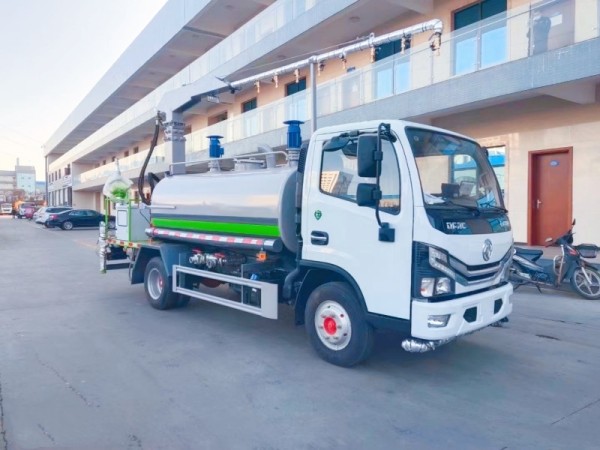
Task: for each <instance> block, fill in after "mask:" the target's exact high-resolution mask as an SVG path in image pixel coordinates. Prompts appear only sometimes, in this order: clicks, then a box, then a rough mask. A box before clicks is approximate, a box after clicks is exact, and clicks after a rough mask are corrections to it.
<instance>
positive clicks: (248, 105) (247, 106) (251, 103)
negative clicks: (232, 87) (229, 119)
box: [242, 97, 256, 113]
mask: <svg viewBox="0 0 600 450" xmlns="http://www.w3.org/2000/svg"><path fill="white" fill-rule="evenodd" d="M253 109H256V97H254V98H253V99H251V100H248V101H247V102H244V103H242V113H246V112H248V111H252V110H253Z"/></svg>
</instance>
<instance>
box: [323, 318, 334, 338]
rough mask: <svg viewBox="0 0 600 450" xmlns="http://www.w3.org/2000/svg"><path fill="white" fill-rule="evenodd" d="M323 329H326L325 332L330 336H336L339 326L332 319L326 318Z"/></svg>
mask: <svg viewBox="0 0 600 450" xmlns="http://www.w3.org/2000/svg"><path fill="white" fill-rule="evenodd" d="M323 328H324V329H325V332H326V333H327V334H330V335H334V334H335V333H336V332H337V324H336V323H335V320H333V319H332V318H331V317H326V318H325V320H324V321H323Z"/></svg>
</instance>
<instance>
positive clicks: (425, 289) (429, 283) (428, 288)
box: [421, 278, 435, 297]
mask: <svg viewBox="0 0 600 450" xmlns="http://www.w3.org/2000/svg"><path fill="white" fill-rule="evenodd" d="M434 286H435V278H422V279H421V296H423V297H431V296H432V295H433V287H434Z"/></svg>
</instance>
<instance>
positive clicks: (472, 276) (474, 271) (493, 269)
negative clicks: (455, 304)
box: [449, 250, 512, 284]
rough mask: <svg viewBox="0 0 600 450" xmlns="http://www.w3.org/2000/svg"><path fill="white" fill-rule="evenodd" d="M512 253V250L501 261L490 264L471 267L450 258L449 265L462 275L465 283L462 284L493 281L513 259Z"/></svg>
mask: <svg viewBox="0 0 600 450" xmlns="http://www.w3.org/2000/svg"><path fill="white" fill-rule="evenodd" d="M511 252H512V250H509V251H508V252H506V254H505V255H504V256H503V257H502V259H501V260H500V261H496V262H494V263H490V264H480V265H473V266H469V265H467V264H465V263H463V262H462V261H459V260H458V259H456V258H453V257H450V260H449V263H450V266H451V267H452V268H453V269H454V270H455V271H456V273H457V274H460V276H461V277H462V278H463V280H464V283H461V284H474V283H481V282H484V281H488V280H491V279H492V278H494V277H496V276H497V275H498V273H499V272H500V271H501V270H503V268H504V265H505V264H506V263H507V262H508V260H509V259H510V257H511V254H512V253H511ZM459 281H460V280H459Z"/></svg>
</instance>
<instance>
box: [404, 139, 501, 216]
mask: <svg viewBox="0 0 600 450" xmlns="http://www.w3.org/2000/svg"><path fill="white" fill-rule="evenodd" d="M406 134H407V137H408V140H409V143H410V146H411V149H412V152H413V154H414V156H415V161H416V163H417V168H418V170H419V178H420V181H421V188H422V190H423V200H424V202H425V205H426V206H427V207H431V206H433V207H443V206H448V205H450V206H452V205H456V204H459V205H462V206H465V207H477V208H481V209H484V208H491V207H495V206H499V207H503V206H504V202H503V200H502V196H501V192H500V188H499V186H498V183H497V179H496V176H495V173H494V171H493V169H492V166H491V164H490V162H489V160H488V159H486V157H485V153H484V152H483V151H482V150H481V147H479V145H477V144H476V143H475V142H472V141H469V140H466V139H462V138H459V137H457V136H453V135H450V134H446V133H440V132H437V131H431V130H425V129H418V128H407V129H406ZM499 151H500V150H498V152H499Z"/></svg>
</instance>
